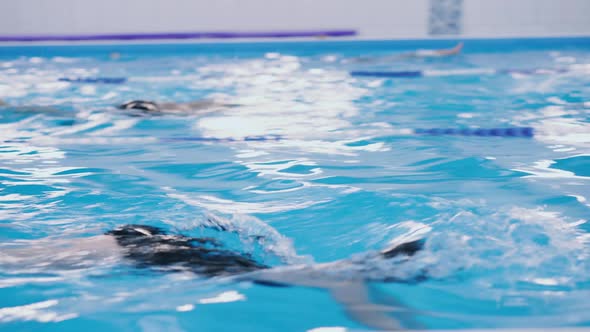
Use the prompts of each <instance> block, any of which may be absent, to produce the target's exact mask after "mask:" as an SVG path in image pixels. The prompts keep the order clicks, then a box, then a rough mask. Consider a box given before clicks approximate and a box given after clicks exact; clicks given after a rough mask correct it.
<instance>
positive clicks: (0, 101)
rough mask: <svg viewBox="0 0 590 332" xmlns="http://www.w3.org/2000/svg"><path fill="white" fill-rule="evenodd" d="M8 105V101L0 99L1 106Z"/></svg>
mask: <svg viewBox="0 0 590 332" xmlns="http://www.w3.org/2000/svg"><path fill="white" fill-rule="evenodd" d="M6 105H8V104H7V103H5V102H4V100H2V99H0V106H6Z"/></svg>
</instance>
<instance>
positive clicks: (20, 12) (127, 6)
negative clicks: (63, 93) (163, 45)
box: [0, 0, 590, 41]
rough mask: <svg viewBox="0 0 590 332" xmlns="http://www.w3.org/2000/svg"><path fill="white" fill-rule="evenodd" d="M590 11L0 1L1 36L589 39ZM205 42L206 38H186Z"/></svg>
mask: <svg viewBox="0 0 590 332" xmlns="http://www.w3.org/2000/svg"><path fill="white" fill-rule="evenodd" d="M588 13H590V1H588V0H494V1H490V0H412V1H408V0H365V1H340V0H298V1H291V0H250V1H239V0H215V1H194V0H166V1H164V0H125V1H119V0H101V1H93V0H53V1H46V0H19V1H2V2H0V18H1V19H0V35H1V36H2V37H14V36H30V35H92V34H130V33H133V34H149V33H173V32H175V33H176V32H185V33H197V32H199V33H203V32H232V33H271V32H277V31H283V32H297V31H299V32H301V31H318V33H317V36H320V37H321V36H323V35H324V34H323V33H322V32H321V31H327V30H329V31H340V32H346V33H341V34H340V35H339V36H340V37H345V38H361V39H399V38H402V39H403V38H427V37H434V36H458V37H540V36H576V35H588V34H589V33H590V19H588ZM327 35H330V34H327ZM172 37H173V36H172ZM177 37H178V36H177ZM188 37H190V36H183V38H188ZM203 37H207V38H209V37H212V36H205V35H199V34H195V35H193V36H192V38H203ZM213 37H215V36H213ZM217 37H219V36H217ZM222 37H224V38H229V37H231V36H230V35H228V36H222ZM233 37H236V36H233ZM237 37H240V35H238V36H237ZM241 37H248V36H247V35H242V36H241ZM250 37H251V36H250ZM258 37H261V36H258ZM172 39H174V38H172ZM5 41H6V40H5Z"/></svg>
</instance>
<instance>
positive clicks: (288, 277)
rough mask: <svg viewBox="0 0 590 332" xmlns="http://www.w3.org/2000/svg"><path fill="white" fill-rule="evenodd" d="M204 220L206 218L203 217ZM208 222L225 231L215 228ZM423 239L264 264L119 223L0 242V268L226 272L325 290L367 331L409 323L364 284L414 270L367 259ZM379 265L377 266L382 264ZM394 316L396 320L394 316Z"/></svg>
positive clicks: (403, 252) (398, 256)
mask: <svg viewBox="0 0 590 332" xmlns="http://www.w3.org/2000/svg"><path fill="white" fill-rule="evenodd" d="M209 222H212V221H211V220H209ZM213 227H214V228H215V229H216V230H218V231H224V230H225V229H224V228H223V227H221V226H214V225H213ZM423 245H424V241H423V240H421V239H418V240H413V241H408V242H404V243H399V244H397V245H394V246H392V247H390V248H387V249H385V250H382V251H380V252H374V253H367V254H366V255H365V257H364V258H363V259H358V258H357V259H344V260H338V261H334V262H330V263H323V264H300V265H288V266H282V267H270V266H268V265H266V264H264V263H261V262H257V261H256V260H255V259H254V258H253V257H252V256H250V255H249V254H246V253H241V252H237V251H232V250H230V249H228V248H225V247H224V246H223V244H222V243H220V242H218V241H217V240H216V239H214V238H206V237H203V238H195V237H188V236H185V235H181V234H169V233H167V232H166V231H164V230H163V229H161V228H158V227H153V226H147V225H124V226H120V227H117V228H115V229H113V230H110V231H107V232H105V233H104V234H103V235H98V236H92V237H86V238H80V239H75V240H55V239H51V240H36V241H19V243H18V245H14V244H7V243H4V244H2V245H0V248H1V250H0V266H3V269H4V267H6V268H7V269H6V271H9V270H14V269H17V268H18V267H21V268H22V267H26V269H27V271H29V272H30V271H33V270H35V269H41V270H43V269H45V270H49V271H55V270H56V269H58V270H59V269H63V270H66V271H67V270H78V269H86V268H91V267H93V265H96V264H98V262H101V263H109V262H110V264H113V265H115V264H121V263H124V262H127V263H128V264H131V265H132V266H135V267H136V268H139V269H151V270H155V271H162V272H179V271H182V272H192V273H194V274H195V275H197V276H201V277H209V278H212V277H229V278H232V279H233V280H235V281H249V282H253V283H255V284H259V285H264V286H271V287H288V286H303V287H314V288H322V289H326V290H328V291H329V292H330V294H331V295H332V296H333V297H334V299H335V300H336V301H337V302H339V303H340V304H341V305H342V306H343V308H344V309H345V311H346V313H347V314H348V315H350V316H351V317H352V318H353V319H355V320H357V321H359V322H360V323H363V324H365V325H366V326H368V327H370V328H373V329H383V330H399V329H402V323H401V321H404V322H405V324H412V323H413V322H412V318H411V317H409V312H408V311H407V310H404V308H403V306H401V305H400V304H399V303H397V301H395V300H390V303H388V305H379V304H374V303H373V302H372V301H371V297H370V291H369V288H368V285H367V282H370V281H377V282H399V283H416V282H420V281H423V280H425V279H426V276H425V274H424V273H420V274H418V276H413V277H408V278H400V277H394V276H393V274H390V275H387V273H381V272H383V271H385V270H384V269H383V268H380V269H378V271H372V270H371V267H370V266H369V265H370V262H373V263H375V261H378V262H381V263H383V262H391V263H392V264H393V265H392V267H394V266H396V265H397V264H401V263H403V262H404V261H407V260H409V259H410V258H411V256H413V255H415V254H416V253H417V252H419V251H420V250H421V249H422V248H423ZM381 265H383V264H381ZM394 317H395V318H394Z"/></svg>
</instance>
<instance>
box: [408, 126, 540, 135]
mask: <svg viewBox="0 0 590 332" xmlns="http://www.w3.org/2000/svg"><path fill="white" fill-rule="evenodd" d="M414 134H416V135H429V136H479V137H494V136H495V137H524V138H527V137H534V136H535V130H534V128H532V127H508V128H463V129H454V128H430V129H414Z"/></svg>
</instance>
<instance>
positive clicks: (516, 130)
mask: <svg viewBox="0 0 590 332" xmlns="http://www.w3.org/2000/svg"><path fill="white" fill-rule="evenodd" d="M391 136H398V137H404V136H406V137H407V136H467V137H469V136H470V137H474V138H478V137H504V138H533V137H534V136H535V130H534V128H532V127H506V128H428V129H420V128H417V129H395V130H394V131H393V132H390V133H388V135H386V136H382V137H391ZM376 138H378V137H376ZM288 139H289V138H288V137H285V136H281V135H262V136H246V137H241V138H233V137H226V138H220V137H205V136H185V137H166V138H158V137H84V138H58V137H43V138H33V141H43V142H55V143H64V144H98V145H101V144H117V143H123V144H125V143H142V144H143V143H149V142H201V143H243V142H280V141H286V140H288ZM27 141H28V140H26V139H13V140H4V141H3V143H26V142H27Z"/></svg>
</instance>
